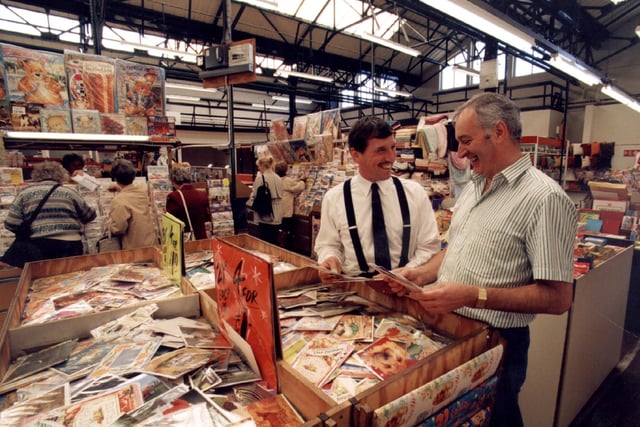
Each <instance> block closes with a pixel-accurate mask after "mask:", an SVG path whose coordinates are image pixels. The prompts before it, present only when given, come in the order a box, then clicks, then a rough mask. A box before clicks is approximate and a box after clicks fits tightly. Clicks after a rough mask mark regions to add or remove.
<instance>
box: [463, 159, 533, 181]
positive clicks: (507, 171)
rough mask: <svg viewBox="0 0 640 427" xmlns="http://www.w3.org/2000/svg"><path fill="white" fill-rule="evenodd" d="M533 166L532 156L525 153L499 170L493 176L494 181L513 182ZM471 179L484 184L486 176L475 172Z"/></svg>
mask: <svg viewBox="0 0 640 427" xmlns="http://www.w3.org/2000/svg"><path fill="white" fill-rule="evenodd" d="M531 167H533V165H532V164H531V158H530V157H529V155H528V154H523V155H522V156H521V157H520V158H519V159H518V160H516V161H515V162H513V163H512V164H511V165H509V166H507V167H506V168H504V169H502V170H501V171H500V172H498V173H497V174H496V175H495V176H494V177H493V181H494V182H497V181H506V182H507V183H508V184H511V183H513V182H514V181H516V180H517V179H518V178H519V177H520V176H521V175H522V174H524V173H525V172H526V171H527V170H528V169H529V168H531ZM471 179H472V180H473V182H474V183H475V184H476V185H478V184H484V182H485V181H486V178H485V177H484V176H482V175H480V174H477V173H473V174H472V175H471Z"/></svg>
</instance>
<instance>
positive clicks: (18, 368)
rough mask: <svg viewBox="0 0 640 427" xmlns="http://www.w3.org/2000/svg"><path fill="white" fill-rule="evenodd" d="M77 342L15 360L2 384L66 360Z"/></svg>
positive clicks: (63, 343) (53, 347)
mask: <svg viewBox="0 0 640 427" xmlns="http://www.w3.org/2000/svg"><path fill="white" fill-rule="evenodd" d="M77 342H78V340H77V339H74V340H69V341H64V342H61V343H59V344H56V345H53V346H51V347H47V348H45V349H43V350H40V351H37V352H35V353H29V354H26V355H24V356H21V357H19V358H17V359H16V360H15V361H14V362H13V363H12V364H11V365H10V366H9V368H8V369H7V373H6V374H5V376H4V378H3V380H2V382H3V383H6V382H11V381H15V380H17V379H20V378H23V377H26V376H28V375H32V374H35V373H37V372H40V371H43V370H45V369H47V368H49V367H51V366H53V365H56V364H58V363H60V362H62V361H64V360H66V359H67V358H68V357H69V354H71V350H73V347H75V345H76V343H77Z"/></svg>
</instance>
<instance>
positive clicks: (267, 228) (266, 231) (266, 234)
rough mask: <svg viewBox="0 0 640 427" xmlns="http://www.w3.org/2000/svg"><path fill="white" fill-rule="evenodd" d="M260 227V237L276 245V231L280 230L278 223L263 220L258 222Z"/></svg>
mask: <svg viewBox="0 0 640 427" xmlns="http://www.w3.org/2000/svg"><path fill="white" fill-rule="evenodd" d="M258 227H259V228H260V238H261V239H262V240H265V241H267V242H269V243H272V244H274V245H278V231H279V230H280V224H278V225H273V224H265V223H263V222H261V223H259V224H258Z"/></svg>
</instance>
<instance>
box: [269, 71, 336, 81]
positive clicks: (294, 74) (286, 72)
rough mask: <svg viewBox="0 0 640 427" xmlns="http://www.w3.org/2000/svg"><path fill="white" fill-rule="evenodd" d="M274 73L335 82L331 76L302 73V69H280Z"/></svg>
mask: <svg viewBox="0 0 640 427" xmlns="http://www.w3.org/2000/svg"><path fill="white" fill-rule="evenodd" d="M273 75H274V76H276V77H284V78H285V79H286V78H289V77H298V78H301V79H307V80H315V81H318V82H324V83H331V82H333V79H332V78H331V77H326V76H320V75H317V74H310V73H302V72H300V71H287V70H279V71H276V72H275V73H273Z"/></svg>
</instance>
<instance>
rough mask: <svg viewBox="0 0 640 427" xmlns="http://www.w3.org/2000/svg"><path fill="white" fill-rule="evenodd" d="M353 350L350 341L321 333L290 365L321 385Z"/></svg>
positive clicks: (317, 384) (314, 382)
mask: <svg viewBox="0 0 640 427" xmlns="http://www.w3.org/2000/svg"><path fill="white" fill-rule="evenodd" d="M353 350H354V347H353V345H352V344H351V343H349V342H345V341H341V340H339V339H337V338H334V337H332V336H329V335H326V334H323V333H321V334H318V335H316V336H315V337H314V338H313V339H312V340H311V341H309V343H308V344H307V345H306V346H305V348H303V349H302V350H301V351H300V353H298V357H296V359H295V360H294V361H293V363H292V364H291V366H292V367H293V368H295V369H296V370H297V371H298V372H300V374H302V375H303V376H304V377H305V378H307V379H308V380H309V381H311V382H312V383H313V384H315V385H316V386H318V387H322V386H323V385H324V384H325V383H326V382H327V381H328V380H329V378H330V377H331V375H332V374H333V372H334V371H335V370H336V369H337V368H338V367H339V366H340V365H341V364H342V362H344V361H345V360H346V359H347V358H348V357H349V356H350V355H351V353H352V352H353Z"/></svg>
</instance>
